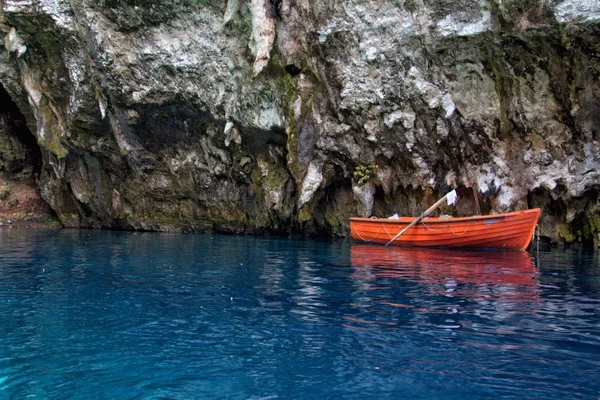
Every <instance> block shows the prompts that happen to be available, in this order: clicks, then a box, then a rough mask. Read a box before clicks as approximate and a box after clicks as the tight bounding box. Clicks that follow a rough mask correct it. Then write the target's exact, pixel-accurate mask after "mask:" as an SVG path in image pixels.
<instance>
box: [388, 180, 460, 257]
mask: <svg viewBox="0 0 600 400" xmlns="http://www.w3.org/2000/svg"><path fill="white" fill-rule="evenodd" d="M453 192H454V190H452V191H451V192H448V193H446V195H445V196H444V197H442V198H441V199H439V200H438V201H436V203H435V204H434V205H432V206H431V207H429V208H428V209H427V210H425V212H423V214H421V216H420V217H419V218H417V219H415V220H414V221H413V222H411V223H410V224H408V226H407V227H406V228H404V229H402V230H401V231H400V232H398V234H397V235H396V236H394V237H393V238H392V240H390V241H389V242H387V243H386V244H385V245H386V246H387V245H389V244H390V243H392V242H393V241H394V240H396V239H398V238H399V237H400V236H401V235H403V234H404V232H406V231H407V230H409V229H410V228H412V227H413V226H415V225H416V224H418V223H419V222H421V220H422V219H423V218H425V217H426V216H428V215H429V214H431V213H432V212H433V211H434V210H435V209H436V208H438V207H439V206H441V205H442V203H443V202H444V200H446V198H447V197H448V195H449V194H450V193H453ZM454 196H456V192H454Z"/></svg>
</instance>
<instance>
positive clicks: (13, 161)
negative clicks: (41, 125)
mask: <svg viewBox="0 0 600 400" xmlns="http://www.w3.org/2000/svg"><path fill="white" fill-rule="evenodd" d="M0 103H1V104H3V108H2V109H1V110H0V120H1V121H2V122H1V125H2V128H4V134H5V135H6V137H5V141H6V142H7V146H3V145H2V143H0V171H1V172H4V173H7V174H9V175H14V177H28V176H32V175H38V174H39V172H40V170H41V167H42V153H41V151H40V147H39V146H38V144H37V141H36V139H35V136H34V135H33V134H32V133H31V131H30V130H29V128H28V127H27V122H26V120H25V116H23V114H22V113H21V111H20V110H19V108H18V107H17V105H16V104H15V102H14V101H13V100H12V99H11V97H10V95H9V94H8V92H7V91H6V89H5V88H4V86H2V84H0ZM13 139H16V141H15V140H13Z"/></svg>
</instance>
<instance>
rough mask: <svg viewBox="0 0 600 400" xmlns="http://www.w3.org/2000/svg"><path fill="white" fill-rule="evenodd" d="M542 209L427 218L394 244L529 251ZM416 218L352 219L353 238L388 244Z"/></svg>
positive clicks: (351, 230)
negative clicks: (528, 247) (527, 249)
mask: <svg viewBox="0 0 600 400" xmlns="http://www.w3.org/2000/svg"><path fill="white" fill-rule="evenodd" d="M540 213H541V211H540V209H539V208H535V209H532V210H526V211H516V212H511V213H506V214H497V215H486V216H474V217H460V218H425V219H423V220H422V221H421V222H419V223H418V224H416V225H415V226H413V227H412V228H410V229H409V230H407V231H406V232H405V233H404V234H402V235H400V236H399V237H398V238H397V239H396V240H394V241H393V242H392V243H391V244H394V245H401V246H412V247H451V248H454V247H458V248H496V249H514V250H525V249H526V248H527V246H529V243H530V242H531V238H532V237H533V233H534V230H535V225H536V224H537V221H538V219H539V217H540ZM414 220H415V218H412V217H403V218H398V219H383V218H350V232H351V234H352V237H353V238H354V239H356V240H358V241H362V242H366V243H382V244H386V243H388V242H389V241H390V240H391V239H392V238H393V237H394V236H396V235H397V234H398V233H399V232H400V231H402V230H403V229H404V228H406V227H407V226H408V225H409V224H410V223H411V222H413V221H414Z"/></svg>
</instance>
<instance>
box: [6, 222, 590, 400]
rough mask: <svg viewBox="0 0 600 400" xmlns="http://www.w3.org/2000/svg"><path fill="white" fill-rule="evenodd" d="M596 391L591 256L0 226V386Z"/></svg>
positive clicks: (89, 391) (446, 395)
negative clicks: (409, 248)
mask: <svg viewBox="0 0 600 400" xmlns="http://www.w3.org/2000/svg"><path fill="white" fill-rule="evenodd" d="M599 397H600V260H599V256H598V255H597V254H596V255H594V254H586V253H581V252H577V251H556V250H555V251H551V252H541V253H538V252H532V253H529V254H528V253H515V252H460V251H457V252H448V251H443V250H435V251H434V250H429V251H414V250H402V249H390V250H387V248H384V247H382V246H364V245H362V246H361V245H353V244H351V243H350V242H348V241H340V242H319V241H312V240H291V239H283V238H255V237H235V236H218V235H213V236H211V235H178V234H177V235H176V234H157V233H124V232H103V231H74V230H62V231H24V230H17V229H4V230H2V229H0V399H25V398H41V399H167V398H171V399H211V398H227V399H340V398H350V399H352V398H355V399H384V398H394V399H430V398H431V399H441V398H443V399H467V398H468V399H471V398H473V399H475V398H495V399H498V398H544V399H593V400H597V399H598V398H599Z"/></svg>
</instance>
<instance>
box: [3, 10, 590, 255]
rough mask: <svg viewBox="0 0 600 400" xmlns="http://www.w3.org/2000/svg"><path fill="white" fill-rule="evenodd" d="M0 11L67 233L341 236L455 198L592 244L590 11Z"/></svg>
mask: <svg viewBox="0 0 600 400" xmlns="http://www.w3.org/2000/svg"><path fill="white" fill-rule="evenodd" d="M0 4H1V5H2V13H1V14H0V30H1V31H2V33H3V34H4V37H5V49H4V50H3V51H1V52H0V82H1V83H2V86H3V87H4V88H5V89H6V91H7V92H8V93H9V94H10V97H11V99H12V101H14V102H15V103H16V104H17V105H18V107H19V108H20V110H21V112H22V113H23V115H24V116H25V118H26V120H27V125H28V126H29V129H30V130H31V132H32V133H33V134H34V135H35V137H36V138H37V142H38V143H39V146H40V148H41V151H42V155H43V168H42V171H41V178H40V189H41V192H42V195H43V197H44V198H45V199H46V200H47V201H48V203H49V204H50V205H51V206H52V208H53V209H54V210H55V211H56V213H57V215H58V216H59V218H60V220H61V222H62V223H63V224H64V225H65V226H69V227H95V228H101V227H102V228H123V229H144V230H167V231H170V230H176V231H200V230H222V231H231V232H250V233H257V232H304V233H309V234H319V233H321V234H339V235H344V234H347V233H348V222H347V219H348V217H349V216H351V215H356V214H357V213H361V214H363V215H379V216H387V215H391V214H393V213H396V212H397V213H399V214H416V213H417V212H419V211H422V210H424V209H425V208H427V206H429V205H431V204H432V203H433V201H434V200H436V198H437V197H439V196H441V195H443V194H444V193H445V192H446V191H447V190H448V189H449V188H450V187H453V188H457V189H458V192H459V195H461V197H462V199H461V200H459V206H458V208H457V209H456V210H455V211H454V212H455V213H458V214H470V213H472V212H473V210H474V200H473V195H472V188H475V189H476V191H477V193H478V196H479V201H480V203H481V205H482V210H483V212H502V211H507V210H512V209H522V208H527V207H534V206H540V207H542V208H543V218H542V221H541V223H540V228H541V234H542V235H543V236H546V237H548V238H550V239H551V240H553V241H556V242H578V241H579V242H584V243H586V244H593V243H595V245H596V246H600V203H599V199H598V193H599V191H600V158H599V157H600V155H599V154H600V153H599V148H600V140H599V129H600V128H599V127H600V96H599V95H600V44H599V43H600V41H599V38H600V3H598V2H597V1H595V0H562V1H561V0H556V1H547V0H503V1H499V0H483V1H479V0H477V1H476V0H452V1H449V0H448V1H446V0H442V1H439V0H437V1H431V0H379V1H365V0H319V1H316V0H229V1H227V2H224V1H223V0H219V1H217V0H177V1H176V0H161V1H159V0H150V1H141V0H119V1H117V0H101V1H91V0H71V1H70V2H67V1H59V0H27V1H26V0H4V1H3V2H2V3H0ZM355 172H358V174H355ZM359 182H360V184H359Z"/></svg>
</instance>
